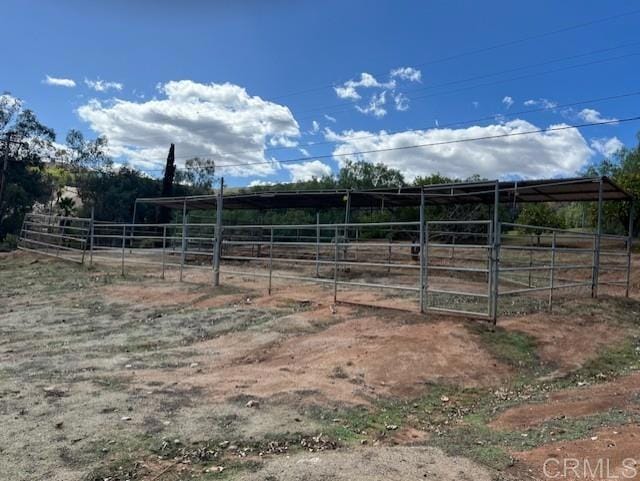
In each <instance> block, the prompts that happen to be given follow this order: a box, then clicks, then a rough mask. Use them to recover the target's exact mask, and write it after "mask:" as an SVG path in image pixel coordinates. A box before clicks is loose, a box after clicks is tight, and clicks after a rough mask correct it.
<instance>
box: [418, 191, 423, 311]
mask: <svg viewBox="0 0 640 481" xmlns="http://www.w3.org/2000/svg"><path fill="white" fill-rule="evenodd" d="M419 246H420V251H419V253H420V282H419V285H420V314H423V313H424V189H420V241H419Z"/></svg>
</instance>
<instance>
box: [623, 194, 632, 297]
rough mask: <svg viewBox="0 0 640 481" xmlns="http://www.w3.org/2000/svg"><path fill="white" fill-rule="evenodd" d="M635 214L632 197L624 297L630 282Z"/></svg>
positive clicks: (627, 294) (627, 295)
mask: <svg viewBox="0 0 640 481" xmlns="http://www.w3.org/2000/svg"><path fill="white" fill-rule="evenodd" d="M634 214H635V202H634V200H633V199H632V200H631V202H630V205H629V238H628V239H627V277H626V279H625V280H626V282H625V284H626V285H625V291H624V295H625V297H629V287H630V284H631V252H632V246H633V223H634Z"/></svg>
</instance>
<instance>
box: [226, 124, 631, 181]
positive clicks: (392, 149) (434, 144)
mask: <svg viewBox="0 0 640 481" xmlns="http://www.w3.org/2000/svg"><path fill="white" fill-rule="evenodd" d="M636 120H640V116H635V117H627V118H624V119H616V120H606V121H602V122H588V123H584V124H577V125H562V126H558V127H549V128H546V129H535V130H527V131H524V132H510V133H508V134H497V135H485V136H482V137H469V138H466V139H456V140H445V141H442V142H431V143H426V144H415V145H403V146H400V147H388V148H384V149H371V150H360V151H355V152H344V153H340V154H327V155H316V156H307V157H298V158H295V159H284V160H274V161H257V162H245V163H238V164H225V165H218V166H216V168H220V169H226V168H230V167H245V166H250V165H262V164H284V163H297V162H306V161H310V160H319V159H332V158H335V157H348V156H352V155H364V154H375V153H380V152H395V151H399V150H409V149H418V148H424V147H437V146H441V145H451V144H461V143H465V142H477V141H482V140H491V139H501V138H506V137H518V136H523V135H532V134H541V133H547V132H558V131H561V130H569V129H580V128H584V127H594V126H597V125H611V124H621V123H626V122H633V121H636Z"/></svg>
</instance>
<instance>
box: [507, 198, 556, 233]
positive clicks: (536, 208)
mask: <svg viewBox="0 0 640 481" xmlns="http://www.w3.org/2000/svg"><path fill="white" fill-rule="evenodd" d="M516 224H525V225H535V226H543V227H551V228H556V229H563V228H564V227H565V223H564V218H563V217H561V216H560V215H558V211H557V209H555V208H554V207H552V206H551V205H549V204H547V203H540V204H525V205H524V206H523V207H522V208H521V209H520V212H519V213H518V217H517V218H516ZM542 231H543V229H538V230H536V233H537V234H540V233H542Z"/></svg>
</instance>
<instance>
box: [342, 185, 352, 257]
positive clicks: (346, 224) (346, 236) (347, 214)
mask: <svg viewBox="0 0 640 481" xmlns="http://www.w3.org/2000/svg"><path fill="white" fill-rule="evenodd" d="M350 215H351V191H347V205H346V207H345V211H344V256H343V259H345V260H346V259H347V249H348V247H347V244H348V243H349V220H350Z"/></svg>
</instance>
